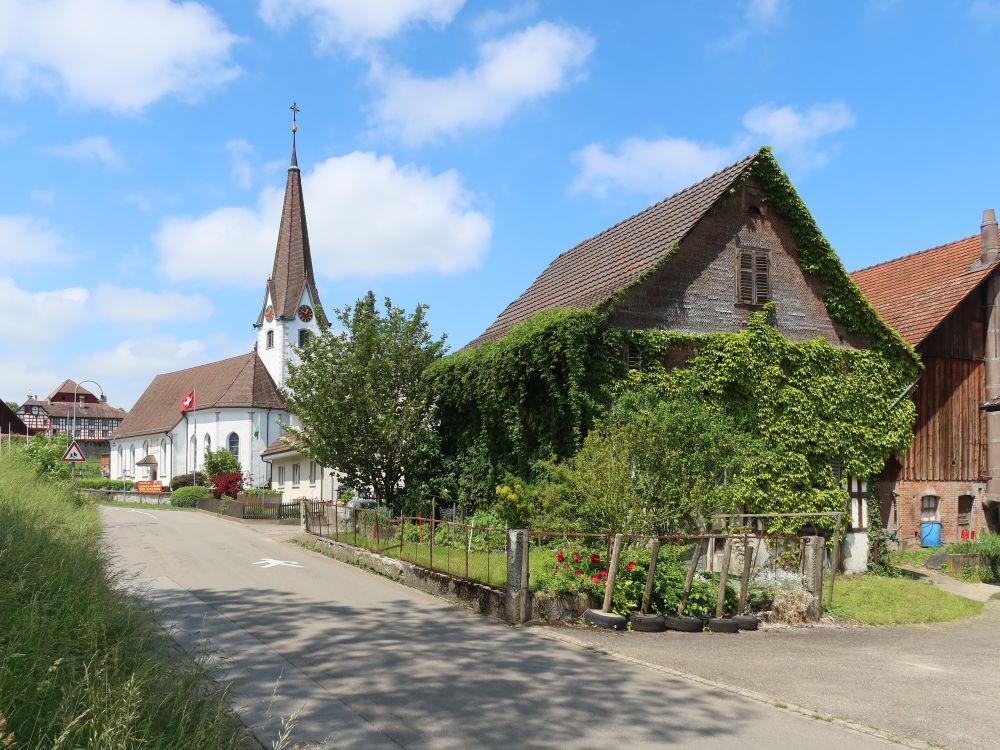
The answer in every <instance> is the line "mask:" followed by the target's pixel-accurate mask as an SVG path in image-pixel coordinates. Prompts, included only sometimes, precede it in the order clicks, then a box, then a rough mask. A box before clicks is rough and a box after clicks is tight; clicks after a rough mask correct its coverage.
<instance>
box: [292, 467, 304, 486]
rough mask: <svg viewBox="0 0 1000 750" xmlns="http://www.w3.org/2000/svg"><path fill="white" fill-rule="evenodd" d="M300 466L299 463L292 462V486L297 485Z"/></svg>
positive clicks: (299, 476)
mask: <svg viewBox="0 0 1000 750" xmlns="http://www.w3.org/2000/svg"><path fill="white" fill-rule="evenodd" d="M301 471H302V469H301V467H300V466H299V464H292V487H298V486H299V480H300V478H301Z"/></svg>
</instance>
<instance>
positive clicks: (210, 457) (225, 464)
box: [205, 448, 243, 477]
mask: <svg viewBox="0 0 1000 750" xmlns="http://www.w3.org/2000/svg"><path fill="white" fill-rule="evenodd" d="M227 471H243V467H242V466H240V460H239V459H238V458H237V457H236V456H234V455H233V454H232V453H230V452H229V451H228V450H227V449H226V448H219V449H218V450H214V451H213V450H209V451H205V473H206V474H208V475H209V476H210V477H214V476H215V475H216V474H223V473H225V472H227Z"/></svg>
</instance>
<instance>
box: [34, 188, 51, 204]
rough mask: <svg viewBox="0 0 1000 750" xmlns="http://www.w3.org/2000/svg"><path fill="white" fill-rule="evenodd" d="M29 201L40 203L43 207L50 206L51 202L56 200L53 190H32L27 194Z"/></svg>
mask: <svg viewBox="0 0 1000 750" xmlns="http://www.w3.org/2000/svg"><path fill="white" fill-rule="evenodd" d="M29 195H30V196H31V200H33V201H37V202H38V203H41V204H42V205H43V206H51V205H52V202H53V201H54V200H55V199H56V191H55V190H51V189H50V190H32V191H31V193H29Z"/></svg>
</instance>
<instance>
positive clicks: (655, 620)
mask: <svg viewBox="0 0 1000 750" xmlns="http://www.w3.org/2000/svg"><path fill="white" fill-rule="evenodd" d="M628 619H629V622H631V623H632V630H634V631H636V632H637V633H662V632H663V631H664V630H666V628H667V626H666V624H665V623H664V622H663V617H661V616H660V615H644V614H642V613H641V612H633V613H632V614H630V615H629V616H628Z"/></svg>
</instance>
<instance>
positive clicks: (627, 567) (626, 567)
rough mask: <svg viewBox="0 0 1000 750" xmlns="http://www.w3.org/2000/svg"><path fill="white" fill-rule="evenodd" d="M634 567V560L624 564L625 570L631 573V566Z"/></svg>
mask: <svg viewBox="0 0 1000 750" xmlns="http://www.w3.org/2000/svg"><path fill="white" fill-rule="evenodd" d="M634 567H635V563H634V562H630V563H629V564H628V565H626V566H625V570H627V571H629V572H630V573H631V572H632V568H634Z"/></svg>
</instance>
